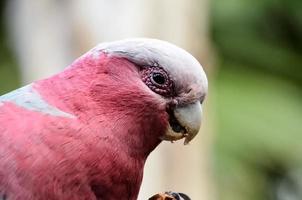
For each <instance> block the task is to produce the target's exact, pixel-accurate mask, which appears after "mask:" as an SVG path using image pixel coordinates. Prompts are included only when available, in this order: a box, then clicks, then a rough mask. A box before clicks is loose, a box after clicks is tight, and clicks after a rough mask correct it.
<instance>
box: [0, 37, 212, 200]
mask: <svg viewBox="0 0 302 200" xmlns="http://www.w3.org/2000/svg"><path fill="white" fill-rule="evenodd" d="M206 93H207V78H206V75H205V73H204V71H203V69H202V67H201V65H200V64H199V62H198V61H197V60H196V59H195V58H194V57H193V56H192V55H190V54H189V53H188V52H186V51H185V50H183V49H181V48H179V47H176V46H174V45H172V44H170V43H168V42H164V41H160V40H156V39H129V40H121V41H117V42H111V43H102V44H100V45H98V46H96V47H95V48H93V49H92V50H90V51H89V52H87V53H86V54H84V55H83V56H82V57H80V58H78V59H77V60H76V61H74V62H73V63H72V64H71V65H70V66H69V67H67V68H66V69H65V70H64V71H63V72H61V73H59V74H56V75H54V76H52V77H50V78H47V79H43V80H39V81H36V82H34V83H32V84H30V85H27V86H25V87H22V88H20V89H17V90H15V91H13V92H10V93H8V94H5V95H3V96H1V97H0V124H1V126H0V143H1V145H0V199H1V198H2V200H3V199H7V200H42V199H47V200H71V199H72V200H77V199H87V200H88V199H89V200H95V199H100V200H135V199H136V198H137V196H138V192H139V188H140V184H141V181H142V177H143V168H144V163H145V161H146V158H147V157H148V155H149V154H150V152H151V151H152V150H154V148H155V147H156V146H158V145H159V144H160V143H161V142H162V141H163V140H168V141H175V140H179V139H182V138H184V139H185V143H188V142H189V141H191V140H192V139H193V138H194V136H195V135H196V134H197V133H198V131H199V128H200V123H201V116H202V102H203V100H204V98H205V96H206Z"/></svg>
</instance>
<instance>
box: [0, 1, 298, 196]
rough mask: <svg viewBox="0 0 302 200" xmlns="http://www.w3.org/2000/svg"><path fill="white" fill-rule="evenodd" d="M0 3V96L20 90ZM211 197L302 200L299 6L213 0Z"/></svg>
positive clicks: (274, 2) (2, 2) (211, 34)
mask: <svg viewBox="0 0 302 200" xmlns="http://www.w3.org/2000/svg"><path fill="white" fill-rule="evenodd" d="M4 2H5V1H1V3H0V9H1V24H0V26H1V29H0V52H1V54H0V79H1V85H0V94H3V93H5V92H7V91H10V90H12V89H14V88H17V87H18V86H19V85H20V80H19V74H18V70H17V62H16V59H15V57H14V54H13V51H12V49H11V45H10V44H9V40H8V36H9V34H8V33H7V30H6V28H5V27H6V26H5V21H4V12H3V9H4ZM210 37H211V43H212V44H211V45H212V46H213V47H214V50H215V66H214V68H215V74H213V78H211V79H210V80H211V81H213V82H211V85H212V89H213V91H212V92H211V93H212V94H213V93H214V98H212V99H213V100H214V101H215V102H214V107H215V109H214V110H215V111H216V112H215V118H216V119H215V127H216V133H215V136H214V137H215V139H214V145H213V156H212V157H213V166H214V168H215V170H214V175H215V184H216V187H215V190H216V192H217V197H218V199H221V200H301V199H302V156H301V155H302V145H301V143H302V1H301V0H287V1H285V0H262V1H257V2H256V1H253V0H213V1H211V2H210Z"/></svg>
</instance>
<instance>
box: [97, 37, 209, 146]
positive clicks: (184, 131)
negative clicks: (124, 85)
mask: <svg viewBox="0 0 302 200" xmlns="http://www.w3.org/2000/svg"><path fill="white" fill-rule="evenodd" d="M100 51H101V52H103V53H105V54H106V55H108V56H111V57H118V58H123V59H126V60H127V61H129V62H131V63H133V64H134V65H135V66H136V68H137V72H138V74H139V79H140V82H141V83H143V84H144V86H146V87H144V91H145V92H146V93H148V95H151V96H153V97H154V98H156V99H157V100H158V102H161V103H162V104H164V105H165V112H166V113H167V116H169V117H168V118H169V119H168V122H169V123H168V124H167V127H166V131H165V133H164V134H163V135H161V139H162V140H169V141H175V140H179V139H182V138H185V144H187V143H188V142H190V141H191V140H192V139H193V138H194V137H195V136H196V134H197V133H198V132H199V129H200V125H201V117H202V104H203V101H204V98H205V96H206V94H207V88H208V82H207V77H206V74H205V72H204V71H203V68H202V66H201V65H200V63H199V62H198V61H197V60H196V59H195V58H194V57H193V56H192V55H191V54H189V53H188V52H187V51H185V50H183V49H181V48H179V47H177V46H175V45H173V44H170V43H168V42H164V41H161V40H156V39H143V38H142V39H128V40H121V41H117V42H110V43H102V44H100V45H99V46H97V47H96V48H94V49H93V50H92V52H100Z"/></svg>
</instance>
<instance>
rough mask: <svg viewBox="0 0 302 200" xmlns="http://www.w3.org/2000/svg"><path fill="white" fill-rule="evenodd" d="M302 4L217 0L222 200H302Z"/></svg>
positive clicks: (217, 158)
mask: <svg viewBox="0 0 302 200" xmlns="http://www.w3.org/2000/svg"><path fill="white" fill-rule="evenodd" d="M301 10H302V1H300V0H289V1H282V0H263V1H257V2H256V1H252V0H245V1H241V0H214V1H213V2H212V37H213V41H214V46H215V48H216V50H217V53H218V74H217V77H216V82H215V83H214V84H215V85H214V87H213V88H215V89H216V91H215V97H216V98H215V99H216V102H215V103H216V104H215V105H217V108H216V109H217V113H216V117H217V126H218V129H217V130H218V131H217V136H216V137H217V138H216V143H215V145H214V153H215V162H214V164H215V166H216V177H217V183H218V187H217V189H218V193H219V199H221V200H262V199H263V200H268V199H272V200H298V199H302V194H301V191H302V184H301V183H302V174H301V171H302V170H301V169H302V157H301V153H302V147H301V145H300V143H301V142H300V141H301V140H302V134H301V133H302V104H301V102H302V93H301V88H302V12H301Z"/></svg>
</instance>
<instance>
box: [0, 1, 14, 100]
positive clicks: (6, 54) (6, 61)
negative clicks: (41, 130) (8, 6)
mask: <svg viewBox="0 0 302 200" xmlns="http://www.w3.org/2000/svg"><path fill="white" fill-rule="evenodd" d="M5 3H6V1H0V79H1V84H0V95H1V94H4V93H6V92H8V91H10V90H12V89H15V88H17V87H18V85H19V76H18V70H17V65H16V59H15V57H14V55H13V53H12V49H11V48H10V45H9V40H8V33H7V29H6V26H5V25H6V24H5V18H4V9H5Z"/></svg>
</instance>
